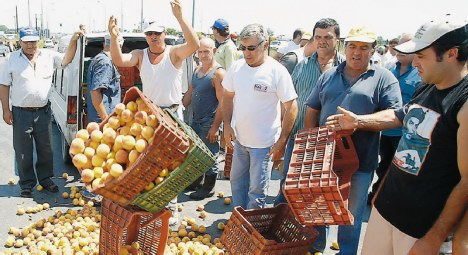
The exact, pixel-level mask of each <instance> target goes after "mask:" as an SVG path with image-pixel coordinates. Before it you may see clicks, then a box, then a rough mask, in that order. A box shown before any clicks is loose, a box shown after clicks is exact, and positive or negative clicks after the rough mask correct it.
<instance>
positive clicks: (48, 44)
mask: <svg viewBox="0 0 468 255" xmlns="http://www.w3.org/2000/svg"><path fill="white" fill-rule="evenodd" d="M54 46H55V45H54V42H53V41H52V40H50V39H46V40H44V48H54Z"/></svg>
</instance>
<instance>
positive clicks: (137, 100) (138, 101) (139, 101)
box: [135, 97, 145, 105]
mask: <svg viewBox="0 0 468 255" xmlns="http://www.w3.org/2000/svg"><path fill="white" fill-rule="evenodd" d="M144 102H145V101H143V98H141V97H139V98H137V99H136V100H135V103H136V104H137V105H139V104H142V103H144Z"/></svg>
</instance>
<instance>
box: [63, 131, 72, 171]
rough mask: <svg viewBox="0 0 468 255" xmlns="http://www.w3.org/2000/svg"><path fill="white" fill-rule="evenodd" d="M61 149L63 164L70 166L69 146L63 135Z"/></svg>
mask: <svg viewBox="0 0 468 255" xmlns="http://www.w3.org/2000/svg"><path fill="white" fill-rule="evenodd" d="M61 147H62V159H63V162H65V163H67V164H71V162H72V159H71V157H70V154H69V153H68V151H69V150H70V145H68V143H67V140H65V137H64V136H63V134H62V146H61Z"/></svg>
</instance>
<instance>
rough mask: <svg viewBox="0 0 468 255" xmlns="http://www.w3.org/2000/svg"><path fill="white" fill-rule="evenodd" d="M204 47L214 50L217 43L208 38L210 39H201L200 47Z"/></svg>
mask: <svg viewBox="0 0 468 255" xmlns="http://www.w3.org/2000/svg"><path fill="white" fill-rule="evenodd" d="M202 45H203V46H204V47H207V48H211V49H214V47H215V42H214V41H213V39H211V38H208V37H205V38H202V39H200V47H201V46H202Z"/></svg>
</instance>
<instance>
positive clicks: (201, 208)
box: [197, 205, 205, 212]
mask: <svg viewBox="0 0 468 255" xmlns="http://www.w3.org/2000/svg"><path fill="white" fill-rule="evenodd" d="M203 210H205V206H204V205H198V206H197V211H199V212H201V211H203Z"/></svg>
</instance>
